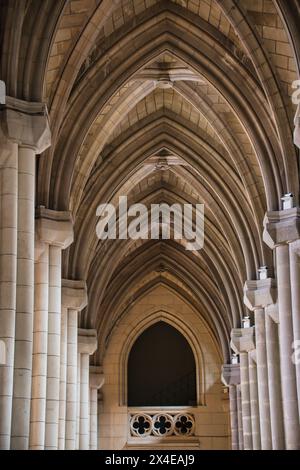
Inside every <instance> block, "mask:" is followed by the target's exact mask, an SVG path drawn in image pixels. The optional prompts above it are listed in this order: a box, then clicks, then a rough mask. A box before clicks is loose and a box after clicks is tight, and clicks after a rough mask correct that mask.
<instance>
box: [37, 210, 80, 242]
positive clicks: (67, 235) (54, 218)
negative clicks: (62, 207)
mask: <svg viewBox="0 0 300 470" xmlns="http://www.w3.org/2000/svg"><path fill="white" fill-rule="evenodd" d="M35 218H36V220H35V227H36V240H37V241H41V242H44V243H47V244H48V245H55V246H59V247H60V248H61V249H62V250H65V249H66V248H68V246H70V245H71V243H73V240H74V232H73V220H72V216H71V213H70V212H69V211H53V210H50V209H46V208H45V207H43V206H40V207H38V208H37V209H36V214H35Z"/></svg>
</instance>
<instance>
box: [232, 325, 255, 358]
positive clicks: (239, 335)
mask: <svg viewBox="0 0 300 470" xmlns="http://www.w3.org/2000/svg"><path fill="white" fill-rule="evenodd" d="M230 345H231V349H232V350H233V351H234V352H235V353H236V354H241V353H246V352H249V351H252V349H255V347H256V346H255V327H254V326H252V327H251V328H234V329H233V330H231V343H230Z"/></svg>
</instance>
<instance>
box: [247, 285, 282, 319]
mask: <svg viewBox="0 0 300 470" xmlns="http://www.w3.org/2000/svg"><path fill="white" fill-rule="evenodd" d="M276 299H277V289H276V281H275V279H272V278H268V279H260V280H257V281H246V282H245V285H244V304H245V305H246V307H248V308H249V310H252V311H253V310H257V309H261V308H265V307H266V306H267V305H270V304H274V303H275V302H276Z"/></svg>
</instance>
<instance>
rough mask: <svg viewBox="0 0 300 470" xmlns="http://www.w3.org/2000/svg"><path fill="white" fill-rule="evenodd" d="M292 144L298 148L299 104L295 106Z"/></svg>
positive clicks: (299, 129)
mask: <svg viewBox="0 0 300 470" xmlns="http://www.w3.org/2000/svg"><path fill="white" fill-rule="evenodd" d="M294 124H295V129H294V144H295V145H297V147H298V148H300V104H298V106H297V110H296V114H295V118H294Z"/></svg>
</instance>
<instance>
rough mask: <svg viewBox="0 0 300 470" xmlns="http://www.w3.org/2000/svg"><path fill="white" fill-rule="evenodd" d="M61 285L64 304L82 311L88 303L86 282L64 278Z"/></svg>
mask: <svg viewBox="0 0 300 470" xmlns="http://www.w3.org/2000/svg"><path fill="white" fill-rule="evenodd" d="M61 285H62V292H61V303H62V305H63V306H64V307H67V308H72V309H74V310H77V311H78V312H81V310H83V309H84V307H86V306H87V303H88V298H87V287H86V282H85V281H73V280H70V279H62V281H61Z"/></svg>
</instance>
